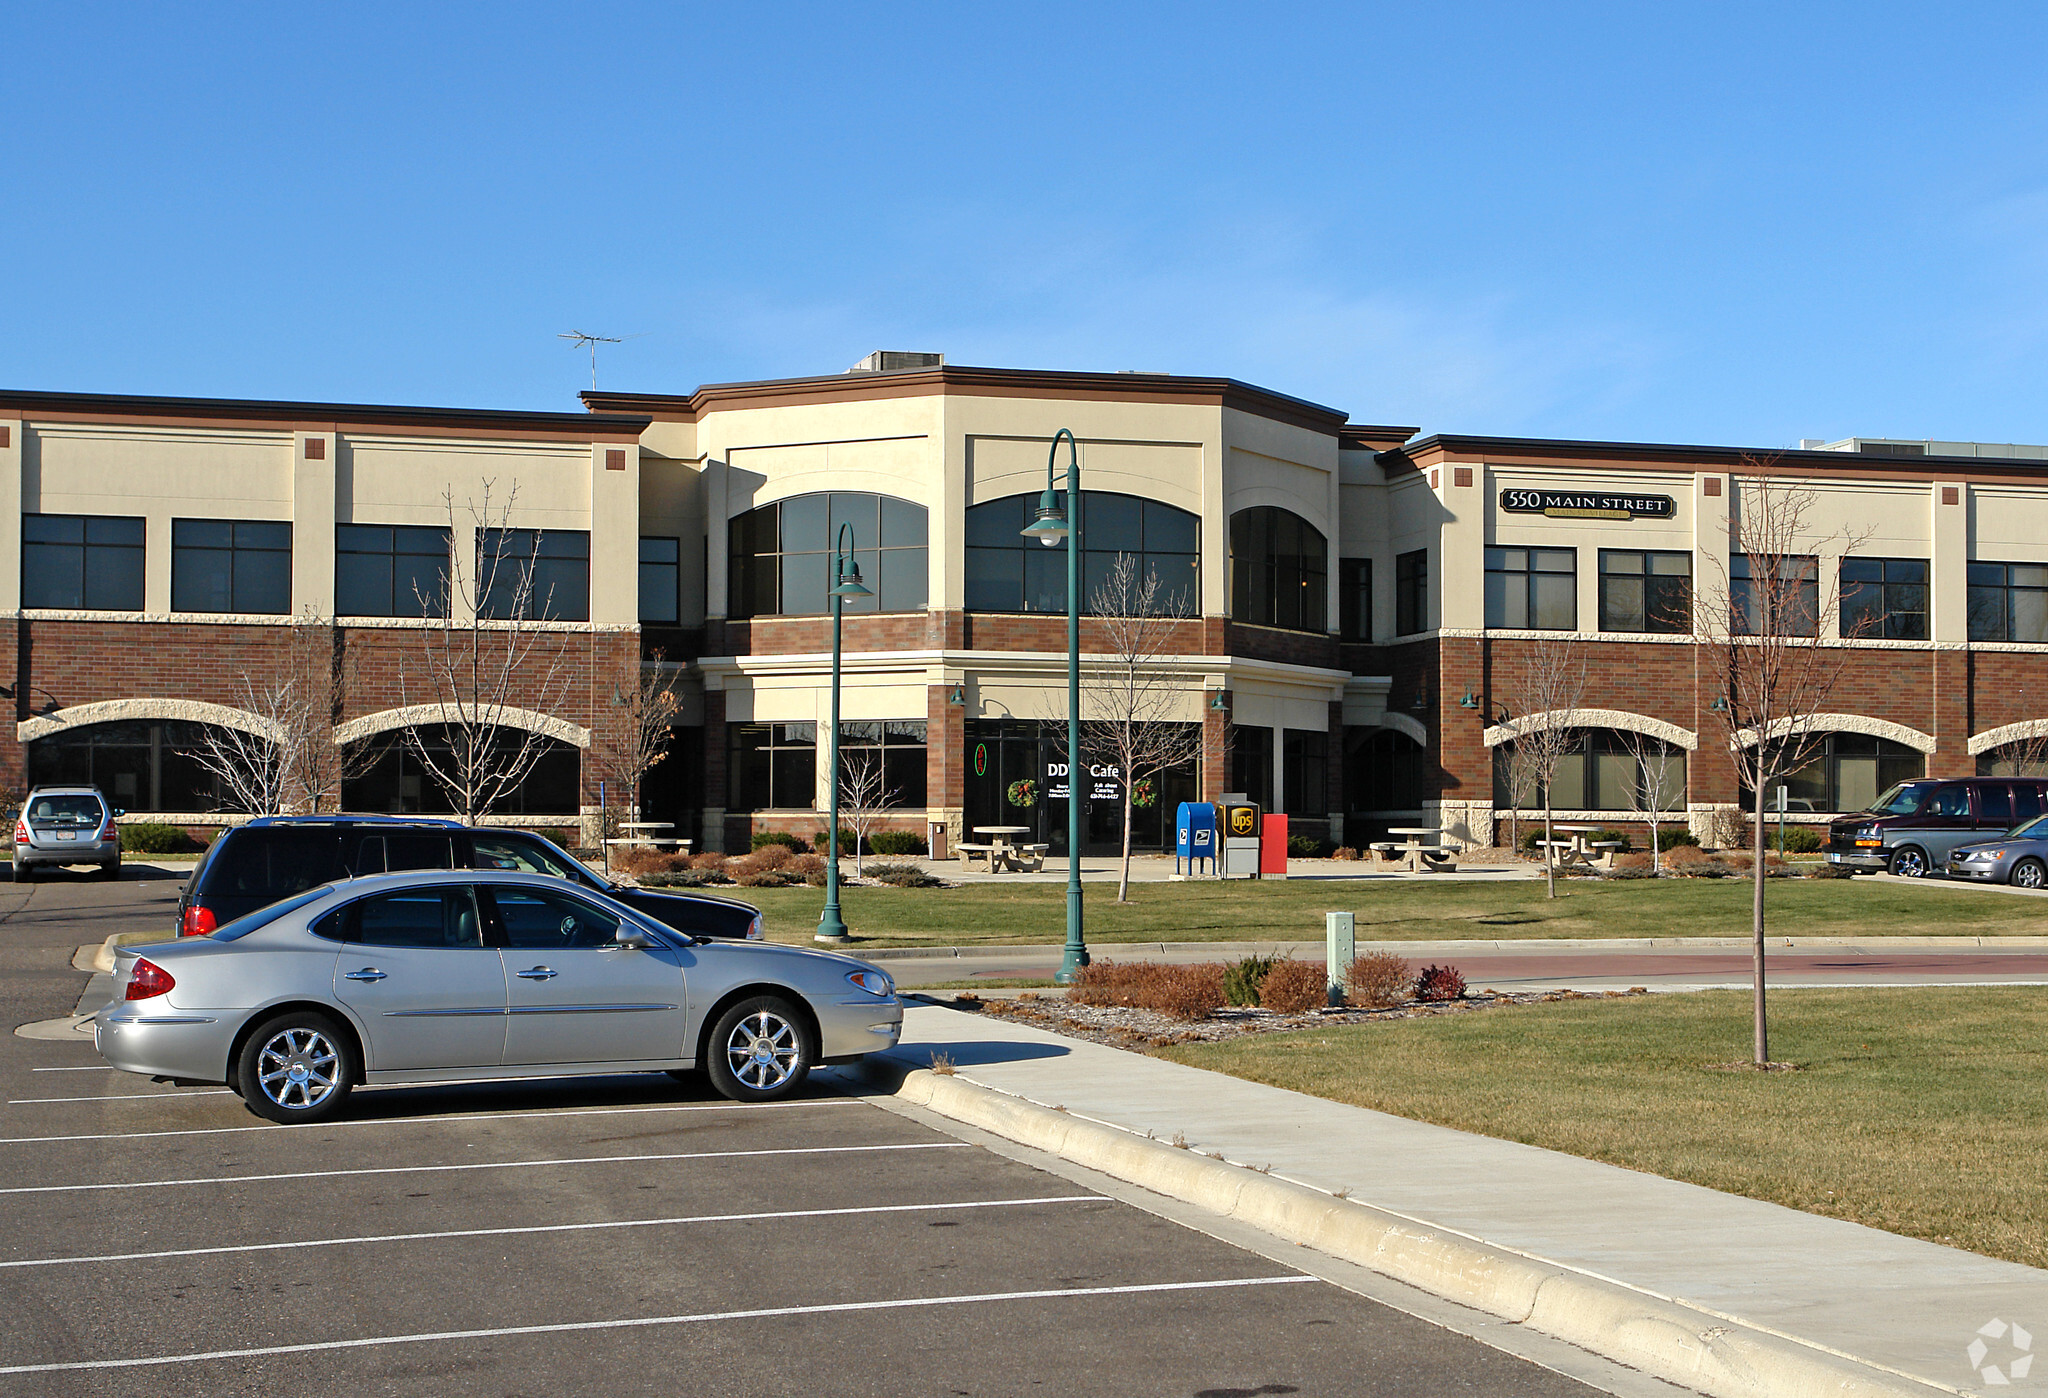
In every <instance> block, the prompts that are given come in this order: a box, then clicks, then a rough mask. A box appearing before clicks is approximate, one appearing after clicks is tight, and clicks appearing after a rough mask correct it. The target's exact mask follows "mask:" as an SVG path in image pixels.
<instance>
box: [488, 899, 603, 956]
mask: <svg viewBox="0 0 2048 1398" xmlns="http://www.w3.org/2000/svg"><path fill="white" fill-rule="evenodd" d="M491 898H492V900H493V901H495V902H496V903H497V905H498V920H499V921H500V922H501V923H502V924H504V928H505V945H506V946H508V947H521V948H527V949H533V950H548V951H553V950H559V949H564V948H569V947H601V946H605V945H607V944H608V943H610V942H611V941H612V940H613V938H614V937H615V936H616V935H617V933H618V930H619V919H618V918H616V917H614V916H613V915H612V914H610V913H608V912H606V911H604V910H603V909H601V908H597V907H593V906H592V905H590V904H589V903H586V902H584V901H583V900H582V899H580V898H572V897H570V896H569V895H567V894H565V893H555V892H553V891H551V890H550V891H543V890H541V889H537V888H494V889H492V890H491Z"/></svg>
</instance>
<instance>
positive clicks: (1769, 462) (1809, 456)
mask: <svg viewBox="0 0 2048 1398" xmlns="http://www.w3.org/2000/svg"><path fill="white" fill-rule="evenodd" d="M1377 459H1378V461H1379V463H1380V465H1381V466H1382V467H1384V468H1385V469H1386V471H1387V473H1388V474H1389V475H1393V474H1396V473H1399V472H1402V471H1408V470H1419V469H1422V468H1424V467H1426V466H1433V465H1437V464H1439V463H1441V462H1445V461H1453V460H1455V461H1484V462H1488V463H1495V462H1497V463H1500V464H1503V465H1558V466H1584V467H1610V468H1620V469H1622V470H1638V471H1648V470H1659V469H1663V470H1669V469H1674V468H1676V469H1680V470H1693V471H1700V470H1705V471H1713V472H1721V471H1730V472H1742V473H1748V474H1756V473H1759V472H1763V473H1768V474H1772V475H1837V476H1848V477H1858V478H1863V479H1869V480H1900V479H1904V480H1936V479H1941V480H1946V479H1961V478H1965V477H1967V478H1970V479H1976V480H2025V481H2031V482H2035V483H2039V482H2041V481H2042V480H2044V479H2048V462H2044V461H2037V460H2033V459H2031V458H2024V457H2005V456H1866V455H1864V454H1863V453H1861V452H1851V451H1807V450H1799V449H1793V448H1782V449H1780V448H1772V447H1709V446H1680V445H1670V444H1665V443H1659V442H1581V441H1569V440H1554V439H1547V438H1540V437H1465V436H1454V435H1450V434H1446V433H1435V434H1432V435H1431V436H1428V437H1424V438H1423V439H1422V440H1421V441H1419V442H1410V443H1408V444H1407V445H1406V446H1403V447H1399V448H1396V449H1394V450H1392V451H1385V452H1381V453H1380V454H1379V457H1378V458H1377Z"/></svg>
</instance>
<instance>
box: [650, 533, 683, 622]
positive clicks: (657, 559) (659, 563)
mask: <svg viewBox="0 0 2048 1398" xmlns="http://www.w3.org/2000/svg"><path fill="white" fill-rule="evenodd" d="M682 555H683V541H682V540H681V539H642V540H641V541H640V620H642V621H656V622H662V621H666V622H673V621H674V620H675V619H676V617H677V616H678V615H679V610H678V602H677V598H678V597H679V596H680V595H681V594H680V585H681V577H682Z"/></svg>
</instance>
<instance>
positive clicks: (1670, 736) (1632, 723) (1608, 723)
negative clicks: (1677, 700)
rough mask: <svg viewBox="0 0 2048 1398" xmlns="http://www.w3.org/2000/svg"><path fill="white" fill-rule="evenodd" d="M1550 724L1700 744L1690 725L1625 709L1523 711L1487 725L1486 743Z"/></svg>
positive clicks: (1542, 730) (1494, 745)
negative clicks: (1532, 712) (1610, 730)
mask: <svg viewBox="0 0 2048 1398" xmlns="http://www.w3.org/2000/svg"><path fill="white" fill-rule="evenodd" d="M1553 728H1618V729H1620V730H1621V731H1623V732H1625V733H1642V734H1646V735H1648V736H1649V737H1652V738H1659V739H1662V740H1663V741H1664V742H1667V743H1670V744H1671V745H1672V746H1673V747H1680V748H1684V749H1685V750H1686V751H1687V752H1697V751H1698V750H1699V745H1700V738H1699V734H1697V733H1695V732H1693V731H1692V730H1691V729H1690V728H1680V727H1679V726H1678V725H1677V724H1675V723H1667V722H1666V721H1665V720H1663V719H1661V718H1651V717H1650V716H1649V715H1648V714H1636V713H1630V712H1629V711H1628V710H1627V709H1551V710H1549V711H1547V712H1545V713H1540V714H1524V715H1522V716H1521V717H1520V718H1511V719H1509V720H1508V721H1507V722H1506V723H1496V724H1494V725H1493V726H1492V727H1490V728H1488V729H1487V730H1486V745H1487V746H1488V747H1490V748H1497V747H1499V746H1500V745H1501V744H1502V743H1509V742H1513V741H1514V740H1515V739H1516V738H1519V737H1521V736H1522V735H1523V734H1524V733H1547V732H1549V731H1550V730H1551V729H1553Z"/></svg>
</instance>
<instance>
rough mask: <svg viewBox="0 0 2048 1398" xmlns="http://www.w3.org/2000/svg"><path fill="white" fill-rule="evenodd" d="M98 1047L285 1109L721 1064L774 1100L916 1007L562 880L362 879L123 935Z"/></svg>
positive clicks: (740, 1085)
mask: <svg viewBox="0 0 2048 1398" xmlns="http://www.w3.org/2000/svg"><path fill="white" fill-rule="evenodd" d="M114 969H115V995H116V998H115V999H114V1000H113V1001H111V1002H110V1003H109V1004H107V1005H106V1006H105V1007H104V1008H103V1009H101V1010H100V1012H99V1014H98V1015H97V1016H96V1018H95V1023H94V1028H93V1033H94V1042H95V1043H96V1044H97V1045H98V1047H99V1051H100V1053H101V1054H102V1056H104V1057H105V1058H106V1060H107V1062H109V1063H111V1064H112V1065H113V1066H114V1067H116V1068H120V1069H123V1070H125V1071H127V1072H131V1073H143V1074H147V1075H149V1076H151V1077H158V1078H168V1079H171V1080H173V1081H177V1082H180V1083H222V1082H224V1083H226V1084H227V1085H228V1086H229V1087H231V1088H233V1089H234V1090H235V1091H236V1092H238V1093H240V1094H241V1096H242V1099H243V1100H244V1101H245V1102H247V1103H248V1104H249V1106H250V1108H251V1109H252V1110H254V1111H255V1112H257V1113H258V1114H259V1115H261V1116H265V1117H268V1118H269V1119H271V1120H272V1121H282V1122H310V1121H319V1120H322V1119H324V1118H327V1117H330V1116H333V1115H334V1114H335V1113H336V1112H338V1111H340V1110H341V1108H342V1104H343V1103H344V1102H345V1101H346V1100H347V1099H348V1095H349V1092H350V1090H351V1089H352V1088H353V1087H355V1086H356V1085H357V1084H359V1083H361V1084H372V1085H375V1084H384V1083H431V1082H449V1081H457V1080H472V1079H477V1078H519V1077H560V1076H564V1075H567V1074H576V1073H619V1072H669V1073H673V1074H675V1075H677V1076H681V1075H682V1074H683V1073H685V1072H687V1071H690V1070H695V1069H702V1070H703V1071H704V1072H705V1073H706V1074H708V1076H709V1077H710V1079H711V1083H712V1085H713V1086H714V1087H716V1088H717V1089H718V1090H719V1091H720V1092H722V1093H724V1094H725V1095H726V1096H727V1097H730V1098H732V1099H734V1100H735V1101H741V1102H765V1101H771V1100H773V1099H775V1098H778V1097H782V1096H784V1095H786V1094H788V1093H790V1092H793V1091H795V1090H796V1088H797V1087H798V1086H799V1085H800V1084H801V1083H802V1082H803V1081H804V1078H805V1076H806V1075H807V1074H808V1073H809V1072H810V1070H811V1067H812V1066H813V1065H814V1064H817V1063H821V1062H827V1063H829V1062H846V1061H849V1060H851V1059H855V1058H859V1057H861V1056H862V1055H864V1054H868V1053H873V1052H875V1051H877V1050H880V1049H885V1048H889V1047H891V1046H893V1045H894V1044H895V1043H896V1040H897V1036H898V1035H899V1034H900V1033H901V1032H902V1027H903V1007H902V1003H901V1002H900V1001H899V1000H898V999H897V997H896V986H895V983H894V982H893V981H892V980H891V979H890V978H889V976H888V975H887V974H886V973H885V972H883V971H881V970H879V969H878V968H876V967H874V966H870V965H868V964H867V963H866V962H864V961H856V960H854V959H853V958H852V957H849V956H840V955H837V954H834V953H831V952H826V951H817V950H812V949H810V948H808V947H790V946H779V945H776V944H775V943H772V942H756V941H739V940H712V939H709V938H693V937H690V936H687V935H685V934H683V933H679V932H677V931H675V930H674V929H672V928H668V927H664V926H663V925H662V924H660V923H658V922H656V921H654V920H653V919H652V918H649V917H647V916H645V915H643V914H640V913H637V912H635V911H634V910H633V909H631V908H629V907H627V906H625V905H624V904H622V903H619V902H615V901H614V900H612V899H610V898H607V897H605V896H604V895H603V894H600V893H595V892H591V891H589V890H586V889H581V888H576V887H573V886H570V885H568V884H565V883H564V882H563V881H562V880H560V879H556V878H549V877H547V876H545V875H538V874H525V873H510V872H500V871H495V870H485V869H435V870H414V871H411V872H407V873H399V874H375V875H370V876H367V877H363V878H354V879H343V880H338V881H336V882H334V883H329V884H323V885H321V886H320V887H318V888H313V889H308V890H307V891H305V892H303V893H300V894H297V895H295V896H293V897H290V898H287V899H285V900H283V901H282V902H278V903H272V904H271V905H269V906H268V907H265V908H262V909H259V910H258V911H256V912H253V913H250V914H249V915H248V916H246V917H242V918H238V919H236V920H235V921H233V922H230V923H228V924H227V925H225V926H223V927H221V928H220V929H219V930H217V931H215V932H213V933H211V934H209V935H207V936H203V937H186V938H182V939H180V940H178V941H175V942H168V943H163V944H160V945H153V946H143V947H133V948H123V949H122V952H121V954H120V955H119V956H117V959H116V965H115V968H114Z"/></svg>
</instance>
